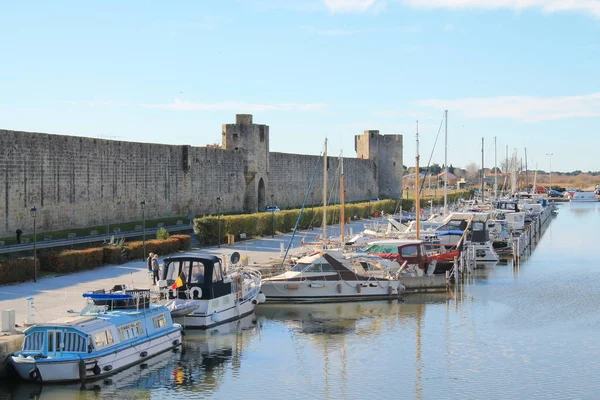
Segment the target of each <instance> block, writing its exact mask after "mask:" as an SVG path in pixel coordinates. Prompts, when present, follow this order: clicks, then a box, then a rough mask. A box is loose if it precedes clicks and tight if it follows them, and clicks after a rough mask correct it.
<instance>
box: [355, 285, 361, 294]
mask: <svg viewBox="0 0 600 400" xmlns="http://www.w3.org/2000/svg"><path fill="white" fill-rule="evenodd" d="M361 290H362V286H361V284H360V283H357V284H356V291H357V292H358V293H360V292H361Z"/></svg>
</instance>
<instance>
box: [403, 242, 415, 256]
mask: <svg viewBox="0 0 600 400" xmlns="http://www.w3.org/2000/svg"><path fill="white" fill-rule="evenodd" d="M418 255H419V252H418V248H417V246H416V245H411V246H405V247H403V248H402V257H417V256H418Z"/></svg>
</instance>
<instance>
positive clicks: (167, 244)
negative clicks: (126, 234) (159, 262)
mask: <svg viewBox="0 0 600 400" xmlns="http://www.w3.org/2000/svg"><path fill="white" fill-rule="evenodd" d="M190 240H191V239H190ZM180 246H181V245H180V240H179V239H177V238H172V237H170V238H168V239H165V240H146V255H147V254H148V253H156V254H158V255H166V254H171V253H175V252H177V251H179V248H180ZM123 248H124V249H125V251H126V254H127V259H128V260H138V259H139V260H141V259H142V258H144V255H143V254H142V253H143V252H144V242H142V241H137V242H128V243H125V244H124V245H123Z"/></svg>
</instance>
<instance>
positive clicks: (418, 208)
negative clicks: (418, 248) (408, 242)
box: [415, 121, 421, 239]
mask: <svg viewBox="0 0 600 400" xmlns="http://www.w3.org/2000/svg"><path fill="white" fill-rule="evenodd" d="M416 164H417V165H416V168H415V187H416V189H417V190H416V198H415V219H416V220H417V239H420V238H421V220H420V216H421V202H420V199H419V197H420V193H419V191H420V190H419V183H420V181H421V179H420V177H419V121H417V155H416Z"/></svg>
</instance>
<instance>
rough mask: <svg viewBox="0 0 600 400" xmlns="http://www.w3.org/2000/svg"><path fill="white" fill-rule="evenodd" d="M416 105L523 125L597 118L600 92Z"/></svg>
mask: <svg viewBox="0 0 600 400" xmlns="http://www.w3.org/2000/svg"><path fill="white" fill-rule="evenodd" d="M415 104H418V105H421V106H425V107H434V108H438V109H440V110H442V109H448V110H450V111H453V112H455V111H458V112H460V113H462V114H463V115H465V116H466V117H469V118H507V119H514V120H520V121H525V122H537V121H549V120H556V119H563V118H585V117H600V92H599V93H592V94H586V95H580V96H564V97H532V96H503V97H490V98H475V97H473V98H465V99H455V100H437V99H428V100H420V101H417V102H415Z"/></svg>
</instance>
